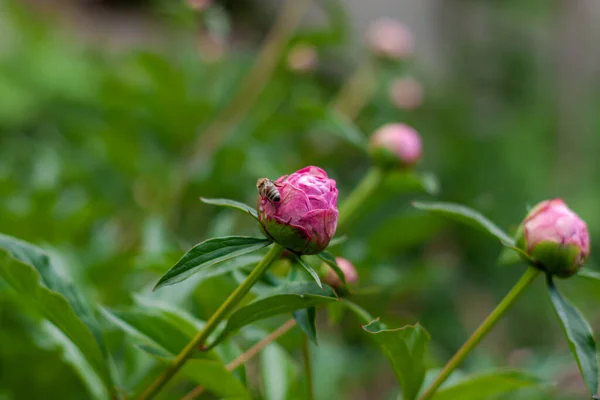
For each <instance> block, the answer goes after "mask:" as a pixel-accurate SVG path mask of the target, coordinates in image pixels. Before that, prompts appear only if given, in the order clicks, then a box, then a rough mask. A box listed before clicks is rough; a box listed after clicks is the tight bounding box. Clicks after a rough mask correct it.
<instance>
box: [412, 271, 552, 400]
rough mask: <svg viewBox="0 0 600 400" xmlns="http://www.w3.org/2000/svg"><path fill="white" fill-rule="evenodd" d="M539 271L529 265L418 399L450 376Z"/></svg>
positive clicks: (435, 388) (421, 399)
mask: <svg viewBox="0 0 600 400" xmlns="http://www.w3.org/2000/svg"><path fill="white" fill-rule="evenodd" d="M539 274H540V271H539V270H538V269H536V268H533V267H530V268H528V269H527V271H525V273H524V274H523V276H522V277H521V279H519V281H518V282H517V283H516V284H515V286H513V288H512V289H511V290H510V291H509V292H508V294H507V295H506V296H505V297H504V299H502V301H501V302H500V304H498V306H497V307H496V308H495V309H494V311H492V312H491V313H490V315H488V317H487V318H486V319H485V320H484V321H483V323H482V324H481V325H480V326H479V328H477V330H476V331H475V332H474V333H473V335H471V337H470V338H469V339H468V340H467V341H466V342H465V344H463V346H462V347H461V348H460V349H459V350H458V351H457V352H456V354H454V356H453V357H452V358H451V359H450V361H448V363H447V364H446V366H445V367H444V368H443V369H442V371H441V372H440V374H439V375H438V376H437V378H435V380H434V381H433V382H432V383H431V385H429V388H427V390H426V391H425V392H424V393H423V394H422V395H421V397H419V400H428V399H430V398H431V397H432V396H433V395H434V393H435V392H436V390H438V389H439V387H440V386H441V385H442V383H444V381H445V380H446V379H447V378H448V376H450V374H451V373H452V371H454V370H455V369H456V368H457V367H458V366H459V365H460V364H461V363H462V362H463V361H464V359H465V358H466V357H467V355H468V354H469V353H470V352H471V350H473V348H474V347H475V346H476V345H477V344H478V343H479V342H480V341H481V339H483V338H484V337H485V335H487V334H488V332H489V331H490V330H491V329H492V328H493V327H494V325H496V323H497V322H498V321H499V320H500V318H502V316H503V315H504V314H505V313H506V311H507V310H508V309H509V308H510V307H511V306H512V305H513V304H514V302H515V301H516V300H517V298H518V297H519V296H520V295H521V293H523V292H524V291H525V289H527V287H528V286H529V285H530V284H531V283H532V282H533V281H534V280H535V278H537V276H538V275H539Z"/></svg>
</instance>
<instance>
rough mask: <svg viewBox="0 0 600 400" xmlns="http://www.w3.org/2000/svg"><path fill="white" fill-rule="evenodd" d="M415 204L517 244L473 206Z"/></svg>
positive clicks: (421, 208) (504, 242)
mask: <svg viewBox="0 0 600 400" xmlns="http://www.w3.org/2000/svg"><path fill="white" fill-rule="evenodd" d="M413 206H415V207H416V208H418V209H420V210H425V211H429V212H432V213H434V214H439V215H443V216H445V217H448V218H452V219H454V220H456V221H459V222H462V223H464V224H467V225H470V226H472V227H475V228H478V229H480V230H482V231H484V232H486V233H488V234H490V235H492V236H493V237H495V238H497V239H498V240H500V242H502V244H503V245H505V246H509V247H510V246H515V240H514V239H513V238H511V237H510V236H508V234H507V233H506V232H504V231H503V230H502V229H500V228H499V227H498V226H497V225H496V224H494V223H493V222H492V221H490V220H489V219H487V218H486V217H484V216H483V215H481V214H480V213H479V212H477V211H475V210H473V209H471V208H468V207H465V206H462V205H459V204H452V203H437V202H414V203H413Z"/></svg>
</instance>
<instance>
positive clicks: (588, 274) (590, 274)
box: [577, 268, 600, 283]
mask: <svg viewBox="0 0 600 400" xmlns="http://www.w3.org/2000/svg"><path fill="white" fill-rule="evenodd" d="M577 276H580V277H582V278H586V279H590V280H592V281H598V283H600V272H598V271H594V270H591V269H589V268H582V269H580V270H579V272H577Z"/></svg>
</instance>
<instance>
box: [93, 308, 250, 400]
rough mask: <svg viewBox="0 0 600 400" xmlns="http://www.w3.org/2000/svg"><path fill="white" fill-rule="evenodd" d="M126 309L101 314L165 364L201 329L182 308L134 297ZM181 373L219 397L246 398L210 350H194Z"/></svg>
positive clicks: (106, 310)
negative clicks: (135, 301) (194, 352)
mask: <svg viewBox="0 0 600 400" xmlns="http://www.w3.org/2000/svg"><path fill="white" fill-rule="evenodd" d="M144 302H146V303H145V304H138V305H137V306H136V307H133V308H131V309H129V310H126V311H114V310H109V309H104V310H103V313H104V315H105V316H106V318H107V319H108V320H110V321H111V322H113V323H114V324H115V325H117V326H118V327H119V328H121V329H122V330H123V331H125V332H127V333H128V334H129V335H130V336H131V337H132V338H133V339H134V342H135V343H136V344H137V345H138V347H140V348H141V349H142V350H144V351H145V352H147V353H149V354H150V355H152V356H153V357H155V358H156V359H157V360H158V361H160V362H164V363H167V362H169V361H171V360H172V359H173V358H174V356H175V355H176V354H178V353H179V352H180V351H181V350H182V349H183V348H184V347H185V346H186V345H187V344H188V343H189V342H190V341H191V340H192V338H193V337H194V336H195V335H196V333H197V332H198V331H199V330H200V329H201V328H202V326H203V324H202V323H201V322H200V321H197V320H196V319H194V317H192V316H191V315H190V314H188V313H187V312H185V311H184V310H180V309H177V308H174V307H172V306H167V305H161V304H159V303H156V302H151V301H149V300H142V301H140V300H138V303H144ZM182 371H183V374H185V375H186V376H188V377H189V378H190V379H192V380H193V381H194V382H195V383H197V384H200V385H202V386H204V387H205V388H206V389H207V390H209V391H211V392H213V393H215V394H217V395H219V396H220V397H222V398H237V399H248V398H250V395H249V394H248V392H247V391H246V389H245V388H244V385H242V383H241V382H240V381H239V380H238V379H237V378H236V377H235V376H234V375H233V374H232V373H231V372H229V371H227V369H226V367H225V364H224V363H223V361H222V360H221V359H220V358H219V356H218V355H217V354H216V353H215V352H214V351H203V352H198V353H196V354H195V356H194V357H193V358H192V359H190V360H188V361H187V362H186V364H185V365H184V367H183V369H182Z"/></svg>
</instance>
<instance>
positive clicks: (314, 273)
mask: <svg viewBox="0 0 600 400" xmlns="http://www.w3.org/2000/svg"><path fill="white" fill-rule="evenodd" d="M294 259H295V260H296V261H297V262H298V264H300V265H301V266H302V267H303V268H304V269H305V270H306V272H308V273H309V274H310V276H312V278H313V279H314V280H315V282H317V285H319V287H320V288H321V289H322V288H323V284H322V283H321V278H319V274H317V271H315V270H314V269H313V268H312V267H311V266H310V265H308V263H307V262H306V261H304V260H303V259H302V257H300V256H299V255H297V254H294Z"/></svg>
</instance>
